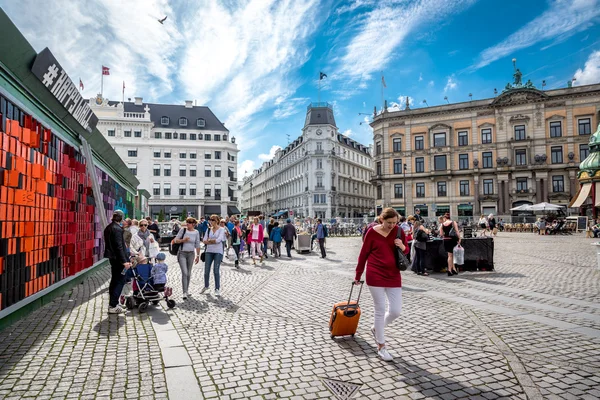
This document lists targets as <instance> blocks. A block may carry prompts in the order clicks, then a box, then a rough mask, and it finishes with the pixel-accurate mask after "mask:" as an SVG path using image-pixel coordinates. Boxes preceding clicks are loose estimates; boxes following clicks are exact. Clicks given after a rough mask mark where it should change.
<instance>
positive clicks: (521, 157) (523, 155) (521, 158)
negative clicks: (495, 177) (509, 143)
mask: <svg viewBox="0 0 600 400" xmlns="http://www.w3.org/2000/svg"><path fill="white" fill-rule="evenodd" d="M515 164H517V165H527V150H526V149H517V150H515Z"/></svg>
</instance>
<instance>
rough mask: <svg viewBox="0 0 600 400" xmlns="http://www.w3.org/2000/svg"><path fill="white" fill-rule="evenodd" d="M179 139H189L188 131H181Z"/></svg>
mask: <svg viewBox="0 0 600 400" xmlns="http://www.w3.org/2000/svg"><path fill="white" fill-rule="evenodd" d="M179 140H187V134H186V133H180V134H179Z"/></svg>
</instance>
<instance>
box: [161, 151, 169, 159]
mask: <svg viewBox="0 0 600 400" xmlns="http://www.w3.org/2000/svg"><path fill="white" fill-rule="evenodd" d="M163 157H165V158H171V152H170V151H165V152H164V154H163Z"/></svg>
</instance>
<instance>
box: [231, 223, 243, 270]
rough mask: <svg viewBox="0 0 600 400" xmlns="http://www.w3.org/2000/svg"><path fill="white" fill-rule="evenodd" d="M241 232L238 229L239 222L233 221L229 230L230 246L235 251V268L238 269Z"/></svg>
mask: <svg viewBox="0 0 600 400" xmlns="http://www.w3.org/2000/svg"><path fill="white" fill-rule="evenodd" d="M242 237H243V232H242V228H241V227H240V221H238V220H235V222H234V223H233V229H232V230H231V246H232V247H233V251H235V267H236V268H239V267H240V246H241V245H242Z"/></svg>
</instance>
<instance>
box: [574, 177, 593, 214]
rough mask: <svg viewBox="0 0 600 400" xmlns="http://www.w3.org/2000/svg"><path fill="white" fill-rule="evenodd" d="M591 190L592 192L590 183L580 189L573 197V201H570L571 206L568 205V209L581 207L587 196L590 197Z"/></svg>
mask: <svg viewBox="0 0 600 400" xmlns="http://www.w3.org/2000/svg"><path fill="white" fill-rule="evenodd" d="M591 190H592V184H591V183H586V184H584V185H583V186H582V187H580V188H579V191H578V192H577V194H576V195H575V197H574V198H573V200H571V204H569V207H573V208H579V207H581V205H582V204H583V203H584V202H585V201H586V200H587V198H588V196H589V195H590V191H591Z"/></svg>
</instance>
